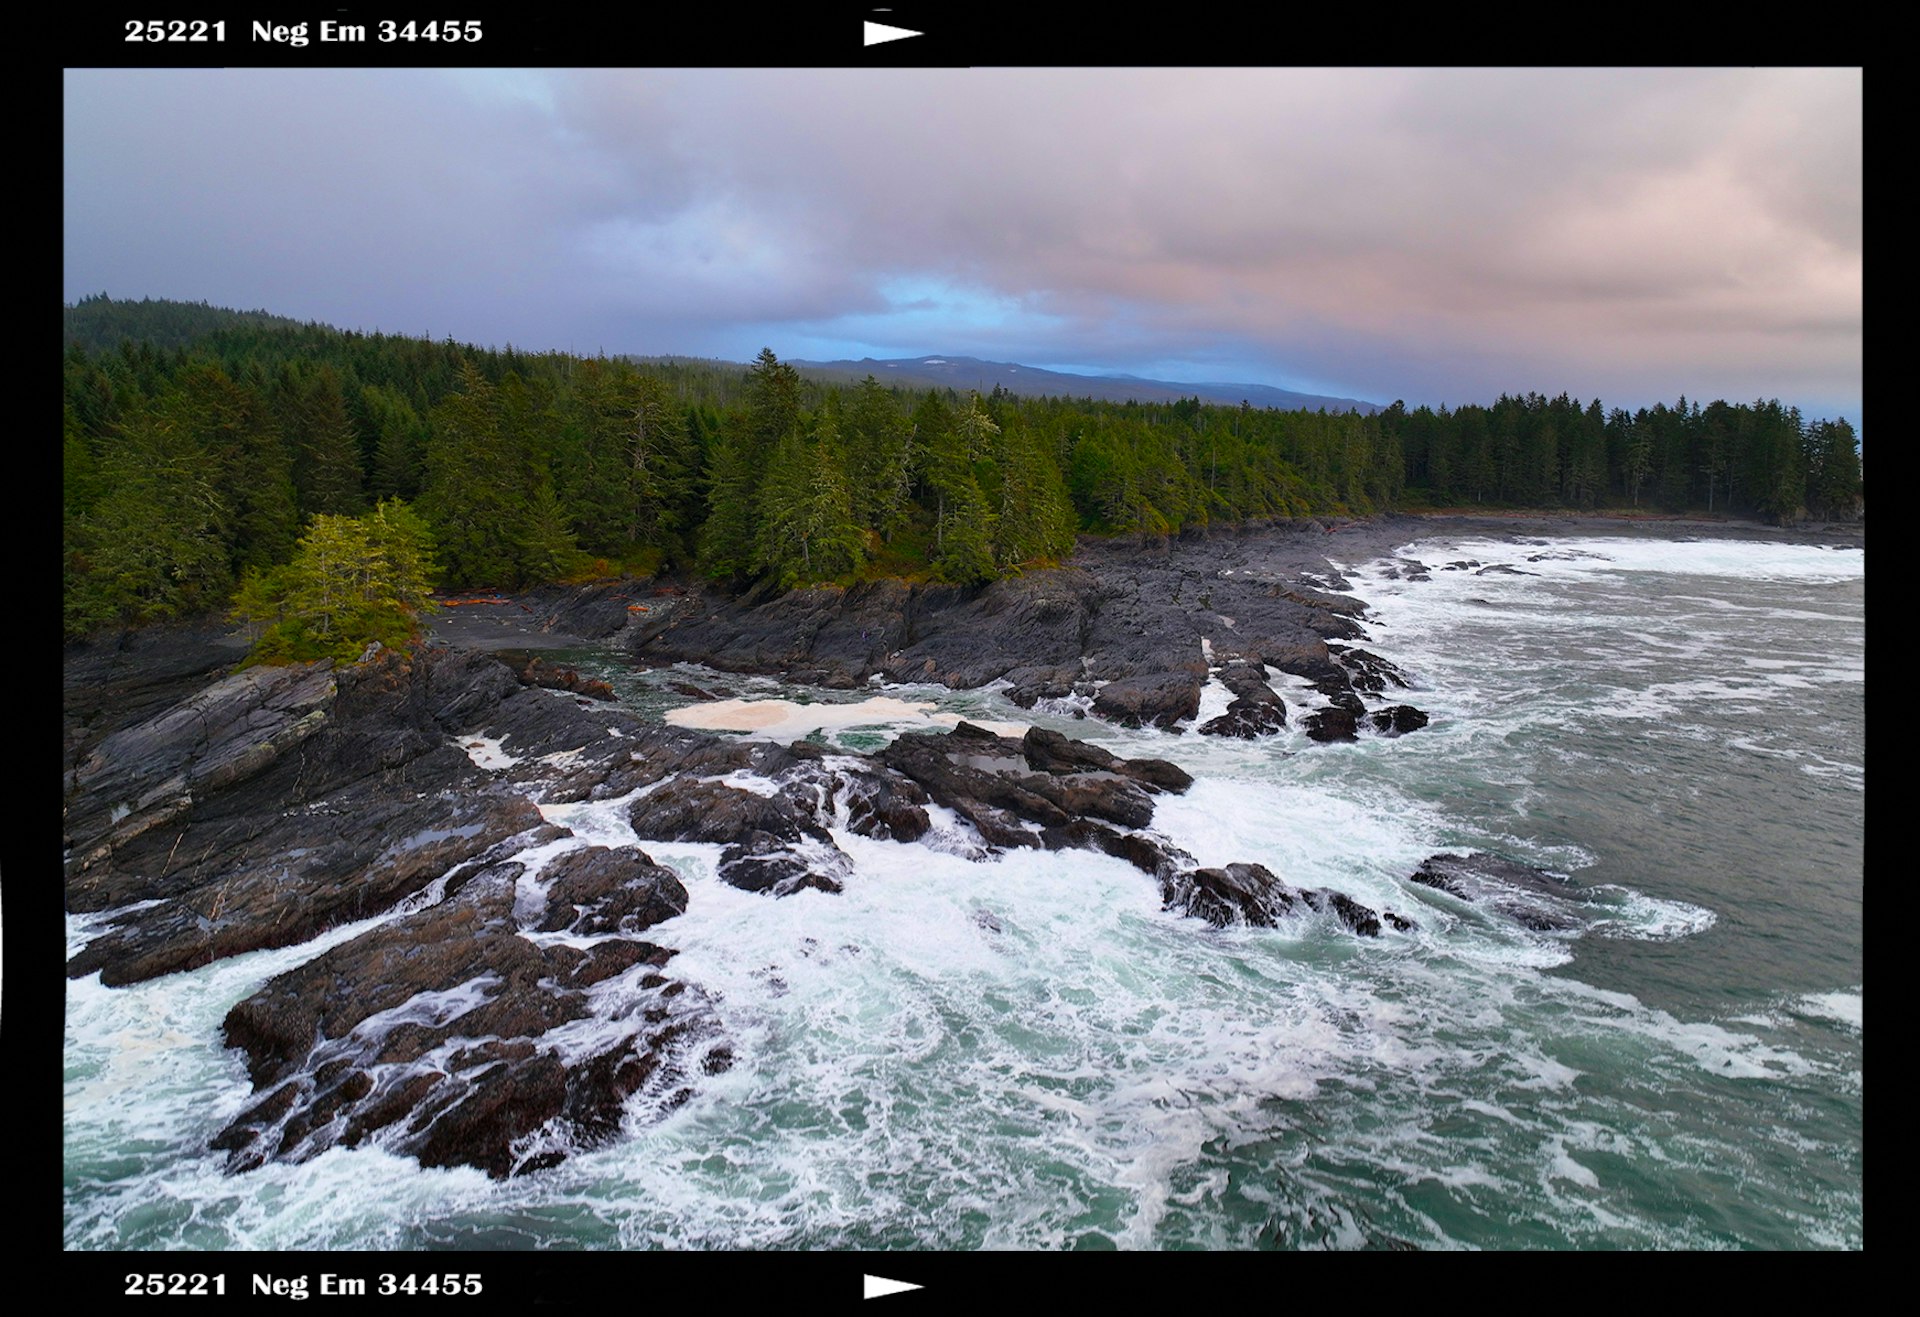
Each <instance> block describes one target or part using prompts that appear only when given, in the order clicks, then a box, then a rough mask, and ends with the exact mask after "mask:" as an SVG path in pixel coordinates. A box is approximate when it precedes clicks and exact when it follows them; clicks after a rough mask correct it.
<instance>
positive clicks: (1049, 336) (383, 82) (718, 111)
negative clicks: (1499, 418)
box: [67, 69, 1863, 412]
mask: <svg viewBox="0 0 1920 1317" xmlns="http://www.w3.org/2000/svg"><path fill="white" fill-rule="evenodd" d="M1860 90H1861V76H1860V73H1859V71H1858V70H1817V69H1816V70H1806V69H1801V70H1740V69H1735V70H1700V71H1689V70H1627V71H1609V70H1577V69H1575V70H1569V69H1553V70H1505V69H1501V70H1474V69H1446V70H1429V71H1369V70H1346V69H1308V70H1285V69H1207V70H1163V69H1052V70H1047V69H1036V70H1027V69H997V70H992V69H975V70H872V71H864V72H855V71H848V70H738V71H728V70H667V71H654V72H644V71H638V72H637V71H624V70H582V71H567V72H551V71H548V72H540V71H521V72H505V71H493V70H485V71H471V72H467V73H457V74H456V73H432V72H424V73H423V72H398V71H393V72H383V71H360V72H324V71H315V72H312V73H304V74H301V73H289V72H286V71H280V72H275V73H272V74H247V73H240V72H233V71H218V70H203V71H180V72H172V73H133V72H126V71H119V72H93V73H85V74H82V73H70V74H69V75H68V95H67V113H68V124H67V129H68V132H67V140H68V156H67V162H68V171H67V172H68V183H67V202H68V239H69V241H68V285H69V289H70V293H71V295H78V294H79V293H81V292H86V291H92V290H97V289H98V288H100V287H108V288H109V289H110V291H113V292H114V293H115V294H116V295H126V296H138V295H141V294H142V293H147V292H151V293H154V294H156V295H159V294H161V293H164V294H166V295H172V296H187V297H195V298H198V297H206V298H208V299H210V300H214V301H222V300H238V301H242V302H246V303H247V304H261V303H266V304H269V305H271V306H273V308H274V309H277V310H278V309H286V310H288V311H289V313H292V314H302V315H319V314H323V310H322V309H321V308H324V314H325V315H327V316H328V317H330V318H335V319H341V320H344V321H347V322H350V323H359V324H365V323H368V322H370V321H374V322H378V323H381V324H383V325H385V326H386V327H388V328H394V329H406V330H414V329H416V328H419V327H421V326H420V324H419V322H420V321H421V320H422V319H423V318H431V320H432V321H433V323H432V326H431V327H432V328H433V329H434V331H435V332H436V333H441V332H451V333H454V334H456V335H459V336H462V337H473V338H479V339H482V340H483V341H504V340H506V339H509V338H511V339H513V340H514V341H516V342H522V343H527V344H530V345H534V346H546V345H556V346H567V345H569V344H573V345H576V346H577V345H582V344H587V343H592V344H595V345H597V346H604V347H606V348H607V349H608V350H614V351H619V350H631V351H642V352H646V351H688V352H700V353H710V354H720V355H730V356H736V357H746V356H750V355H751V354H752V352H753V351H755V350H757V347H758V345H759V344H761V343H772V344H773V345H774V346H775V348H776V350H778V351H784V352H787V353H790V354H796V355H803V354H804V353H796V352H795V350H794V349H793V348H791V347H785V346H783V345H784V343H785V341H786V340H787V339H792V340H794V341H804V342H810V343H819V344H828V343H832V342H836V341H838V342H843V343H845V344H848V345H862V344H864V345H869V346H871V347H875V348H878V347H891V348H896V349H898V351H899V354H900V355H907V354H912V353H919V352H927V351H953V352H976V353H977V354H979V355H986V356H996V357H1002V358H1008V359H1016V358H1020V357H1025V358H1027V359H1030V360H1039V359H1047V360H1055V361H1059V360H1079V361H1090V360H1101V361H1104V362H1105V363H1106V364H1108V365H1110V366H1111V367H1112V368H1114V369H1132V368H1135V367H1136V366H1137V365H1138V364H1140V363H1144V362H1156V363H1168V362H1175V363H1177V362H1180V361H1187V362H1191V363H1192V364H1193V367H1194V369H1195V371H1206V370H1210V369H1212V368H1213V367H1214V366H1216V365H1224V364H1233V365H1237V366H1244V367H1245V368H1246V369H1248V370H1252V371H1259V372H1260V373H1259V374H1258V375H1257V376H1254V378H1259V379H1263V380H1272V381H1274V382H1279V383H1291V384H1295V385H1310V386H1312V387H1315V388H1320V389H1325V390H1327V391H1333V392H1341V393H1348V394H1353V395H1356V396H1364V397H1378V398H1383V399H1384V398H1391V397H1400V396H1405V397H1407V398H1408V399H1409V401H1418V400H1425V399H1428V398H1431V399H1432V400H1436V401H1437V400H1439V398H1440V397H1443V396H1444V397H1449V398H1452V399H1454V400H1460V399H1462V398H1468V397H1486V398H1491V397H1492V396H1493V395H1494V394H1497V393H1498V392H1501V391H1503V390H1506V391H1515V390H1521V391H1524V390H1528V389H1532V388H1536V387H1539V388H1546V387H1547V386H1548V384H1549V383H1551V382H1552V380H1563V381H1566V384H1565V385H1564V387H1567V388H1569V390H1570V391H1573V392H1577V393H1582V394H1591V393H1593V392H1595V391H1597V390H1599V389H1600V387H1601V385H1602V382H1603V381H1604V382H1605V385H1606V387H1608V388H1610V389H1612V390H1613V391H1614V393H1616V394H1619V395H1621V396H1622V397H1623V398H1627V399H1628V400H1640V399H1645V400H1651V399H1653V398H1662V397H1664V398H1671V397H1673V396H1676V395H1677V394H1678V393H1679V392H1681V391H1686V392H1688V393H1689V394H1690V395H1708V396H1711V395H1713V394H1715V393H1717V392H1727V393H1728V394H1729V396H1735V395H1736V394H1737V395H1738V396H1752V395H1753V394H1754V393H1772V392H1780V391H1782V390H1784V389H1786V388H1787V387H1788V386H1787V384H1785V383H1782V384H1780V385H1777V386H1774V387H1772V388H1769V387H1768V386H1767V384H1766V383H1765V381H1766V380H1768V379H1779V380H1782V381H1788V380H1792V381H1798V382H1799V383H1798V384H1797V385H1796V387H1804V388H1807V389H1810V390H1813V391H1815V392H1816V393H1818V395H1819V396H1820V397H1821V398H1823V399H1829V398H1832V399H1852V400H1853V402H1852V405H1853V406H1854V408H1855V410H1856V412H1857V399H1858V391H1859V375H1860V364H1859V353H1860V345H1861V338H1862V327H1861V303H1862V296H1863V281H1862V269H1863V265H1862V228H1861V187H1862V164H1861V121H1862V116H1861V105H1860ZM903 288H918V289H919V290H920V294H919V295H918V296H917V297H915V296H905V295H903V294H902V292H901V290H902V289H903ZM929 302H930V303H932V305H931V306H929V305H928V303H929ZM941 308H946V311H947V314H945V315H944V316H943V314H942V310H941ZM443 318H444V322H443ZM996 345H998V346H996ZM1530 372H1531V373H1530ZM1541 374H1546V375H1550V376H1551V377H1552V380H1542V379H1541V378H1540V375H1541ZM1198 377H1199V375H1197V374H1190V375H1189V378H1198ZM1736 386H1738V387H1737V388H1736ZM1441 389H1445V390H1446V392H1445V393H1440V392H1436V391H1437V390H1441ZM1608 401H1609V402H1611V401H1613V398H1612V397H1611V396H1609V398H1608Z"/></svg>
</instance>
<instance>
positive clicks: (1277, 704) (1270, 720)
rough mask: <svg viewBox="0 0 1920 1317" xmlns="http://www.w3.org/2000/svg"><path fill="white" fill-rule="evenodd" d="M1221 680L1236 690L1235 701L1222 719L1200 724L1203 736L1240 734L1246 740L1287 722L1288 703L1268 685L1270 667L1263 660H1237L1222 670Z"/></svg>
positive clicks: (1266, 733) (1275, 730)
mask: <svg viewBox="0 0 1920 1317" xmlns="http://www.w3.org/2000/svg"><path fill="white" fill-rule="evenodd" d="M1220 683H1221V684H1222V685H1223V686H1225V687H1226V688H1227V689H1228V690H1230V691H1232V692H1233V697H1234V698H1233V702H1232V703H1231V704H1229V705H1227V711H1226V712H1225V713H1223V714H1221V715H1220V716H1219V717H1218V718H1211V719H1208V720H1207V721H1206V722H1205V723H1202V724H1201V725H1200V727H1199V729H1198V730H1199V732H1200V734H1201V735H1202V736H1238V737H1242V738H1244V739H1246V740H1253V739H1254V738H1255V737H1260V736H1266V735H1268V734H1269V733H1272V732H1277V731H1279V730H1280V729H1281V728H1282V727H1285V726H1286V725H1287V706H1286V704H1285V703H1284V702H1283V701H1282V700H1281V699H1280V697H1279V695H1277V694H1276V693H1275V692H1274V689H1273V687H1271V686H1269V685H1267V670H1266V668H1265V666H1264V665H1262V664H1259V663H1247V662H1243V661H1238V660H1236V661H1233V662H1230V663H1227V664H1224V665H1223V666H1222V667H1221V669H1220Z"/></svg>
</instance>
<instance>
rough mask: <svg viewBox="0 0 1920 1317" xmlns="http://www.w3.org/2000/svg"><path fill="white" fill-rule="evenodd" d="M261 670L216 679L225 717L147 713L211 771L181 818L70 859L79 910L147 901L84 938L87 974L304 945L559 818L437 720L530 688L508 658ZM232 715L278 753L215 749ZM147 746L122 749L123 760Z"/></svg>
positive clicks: (169, 745)
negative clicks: (492, 774)
mask: <svg viewBox="0 0 1920 1317" xmlns="http://www.w3.org/2000/svg"><path fill="white" fill-rule="evenodd" d="M250 671H251V670H250ZM260 671H262V673H263V675H262V676H261V677H252V676H250V675H249V673H241V674H238V676H237V677H233V678H228V679H226V680H225V681H223V682H221V683H220V684H219V685H218V686H217V687H216V690H217V691H218V692H219V693H220V698H219V699H217V700H215V701H213V702H212V703H213V705H214V706H215V707H218V708H220V709H222V710H223V711H224V712H223V715H222V719H221V720H218V722H217V723H216V721H212V720H207V719H203V718H199V717H198V716H197V714H196V715H195V716H193V717H188V718H185V719H173V718H169V716H168V715H162V716H161V718H160V719H156V720H152V721H150V722H149V723H148V724H143V725H142V727H141V728H136V729H132V731H133V733H135V734H137V737H136V739H138V741H139V742H140V744H142V745H144V746H147V747H149V748H151V747H153V746H156V745H158V746H162V747H165V748H166V750H165V754H163V755H161V758H163V759H165V758H167V756H169V755H173V754H175V753H176V752H179V751H180V750H181V747H182V746H186V747H187V748H188V751H189V753H187V754H185V756H184V758H182V760H181V762H183V763H185V764H187V767H186V768H184V769H183V770H182V771H181V772H179V773H176V774H175V775H174V776H175V777H176V778H179V779H181V780H183V781H191V782H192V783H193V784H194V785H193V787H192V789H191V790H186V791H183V792H182V793H181V794H180V795H179V796H177V797H175V798H174V799H172V800H170V801H169V802H168V804H167V807H166V814H165V817H164V819H163V820H157V821H154V822H152V823H151V824H150V825H149V826H147V827H145V828H144V829H142V830H140V831H139V832H138V833H137V834H135V835H132V836H121V837H118V838H117V839H115V840H114V841H113V842H112V844H111V845H110V846H105V847H102V846H95V847H92V848H90V849H83V850H81V851H80V853H79V854H77V855H74V856H71V857H70V858H69V862H68V872H67V885H66V886H67V893H66V894H67V906H68V908H69V909H71V910H75V911H82V912H91V911H101V910H108V909H113V908H116V907H121V906H128V905H134V904H136V903H143V904H139V908H136V909H132V910H127V911H125V912H124V913H122V914H121V915H120V916H119V918H118V919H117V920H116V921H115V922H114V925H113V927H112V928H111V930H110V931H108V932H106V933H104V934H102V935H101V936H99V937H97V938H95V939H94V940H93V941H92V942H91V943H89V944H88V945H87V946H86V947H85V948H83V949H82V950H81V951H80V952H79V953H78V954H77V955H76V956H75V957H74V958H73V960H72V961H71V962H70V963H69V966H68V971H69V973H70V974H73V975H82V974H87V973H91V972H93V971H94V970H99V971H100V973H101V978H102V981H103V982H105V983H108V984H123V983H132V982H136V981H139V980H141V979H145V978H150V977H153V976H154V975H157V974H165V973H171V972H174V971H176V970H181V969H190V968H193V967H195V966H199V965H204V964H208V963H210V962H211V961H213V960H217V959H220V958H221V957H224V956H230V955H237V954H239V953H241V952H245V951H253V950H258V949H260V948H262V947H279V946H288V945H291V944H293V943H296V942H300V941H304V940H306V939H307V938H309V937H312V936H313V935H314V934H315V933H318V932H320V931H322V930H323V929H326V928H328V927H331V926H332V925H334V924H337V923H340V922H342V921H345V920H350V919H360V918H365V917H366V916H369V915H375V914H379V913H381V912H382V911H384V910H387V909H389V908H391V907H392V906H393V905H394V904H395V903H396V902H398V901H400V900H401V899H403V898H405V897H408V896H410V895H412V894H413V893H415V892H418V891H420V890H421V889H423V888H424V887H426V886H427V885H428V884H429V883H431V882H433V881H435V880H436V879H440V878H444V877H449V876H450V875H452V874H453V873H454V872H455V871H456V870H457V869H459V868H460V867H461V866H471V865H473V864H475V863H478V862H482V861H483V860H484V859H485V857H487V856H488V855H490V854H493V853H494V852H495V848H497V847H501V846H504V845H507V844H508V843H510V842H512V841H514V839H516V838H517V839H519V841H518V844H519V845H525V844H530V841H531V839H532V838H533V837H534V836H535V835H536V834H538V833H540V832H541V830H542V829H544V828H545V827H546V825H545V824H544V823H543V822H542V820H541V818H540V814H539V811H538V810H537V809H535V808H534V806H533V804H532V803H531V802H530V801H528V800H527V799H525V798H524V797H522V796H520V795H518V794H515V793H512V792H510V791H504V790H493V789H490V788H489V787H488V786H487V785H486V781H485V777H486V775H485V774H484V773H483V772H482V771H481V770H480V769H478V768H477V767H476V766H475V765H474V764H473V762H472V761H471V760H470V759H469V758H468V757H467V756H466V755H465V754H463V753H462V752H461V751H459V750H458V749H456V748H454V746H453V744H452V743H451V741H450V739H449V737H448V735H447V733H446V732H445V730H443V729H442V727H441V726H440V724H439V723H438V722H437V721H436V717H435V714H436V711H437V710H438V709H442V708H461V707H465V706H468V705H469V704H471V703H473V702H474V701H475V700H477V699H479V698H480V697H479V696H478V695H476V688H485V687H488V686H489V685H492V688H493V689H494V690H496V691H498V690H500V686H499V685H498V684H497V683H504V689H505V690H506V691H509V692H518V690H519V687H518V685H517V684H516V683H515V682H514V681H513V678H512V676H511V674H509V673H508V672H507V671H506V670H505V669H504V668H502V667H501V666H500V665H499V664H497V663H492V662H489V661H485V660H481V661H480V664H479V666H478V667H475V666H473V665H470V664H462V663H458V662H454V663H449V664H448V665H447V666H446V670H444V671H439V672H438V673H437V676H435V675H434V674H435V671H436V669H435V660H433V659H431V658H428V659H425V660H423V671H420V672H416V671H415V670H414V669H413V667H412V666H411V665H409V664H408V663H407V662H406V661H405V660H404V659H401V658H399V657H398V656H395V655H390V654H389V655H383V656H382V657H381V658H380V659H379V660H378V661H376V662H374V663H369V664H364V665H356V666H355V667H353V668H349V669H345V670H342V671H339V672H335V673H333V674H331V676H330V677H329V676H328V675H327V674H324V673H320V672H318V670H317V669H300V668H286V669H277V670H260ZM329 683H330V684H331V686H332V690H331V691H330V692H327V691H326V686H327V684H329ZM296 690H297V691H303V692H305V694H304V695H303V696H302V698H301V700H300V701H299V702H297V703H294V704H291V705H288V704H287V703H286V702H285V701H284V700H282V699H281V697H282V696H286V695H288V694H289V693H290V692H292V691H296ZM525 696H526V698H535V699H543V700H551V699H552V698H553V697H551V696H548V695H545V694H541V693H537V692H526V693H525ZM243 697H244V698H243ZM194 707H195V708H196V709H197V708H201V707H206V702H204V701H203V702H200V703H199V704H197V705H196V706H194ZM163 723H164V724H165V726H164V728H162V727H161V724H163ZM216 725H235V726H249V727H254V728H256V729H259V730H260V731H261V732H262V733H263V734H264V735H265V737H266V741H265V742H264V743H265V744H268V745H270V746H273V752H272V753H270V754H269V753H264V752H262V750H261V749H260V744H259V743H256V744H252V745H249V744H246V743H244V742H236V741H233V740H231V739H222V738H216V741H217V743H218V744H220V745H238V746H239V748H238V750H237V752H236V753H234V754H230V755H228V754H222V755H216V756H209V755H207V754H205V753H201V752H200V749H198V748H197V747H202V746H203V745H204V743H203V742H202V741H201V740H200V739H198V734H197V733H196V732H193V731H191V729H192V728H198V727H213V726H216ZM290 729H298V730H299V732H300V734H299V735H297V736H296V735H292V734H290ZM158 730H167V731H168V735H165V736H160V735H158V734H157V732H158ZM175 732H178V733H179V734H178V735H175V734H173V733H175ZM149 733H154V734H153V735H149ZM102 748H103V749H111V748H112V747H107V746H106V745H105V743H104V742H103V745H102ZM130 762H132V757H131V755H122V756H121V757H119V758H117V759H116V760H115V761H114V765H115V768H116V769H118V770H121V771H124V766H125V765H126V764H128V763H130ZM169 762H171V760H169ZM209 770H210V771H209ZM241 770H244V771H241ZM162 771H164V770H162ZM107 775H108V774H106V773H103V776H107ZM86 798H87V799H88V807H87V809H81V810H78V811H73V812H76V813H78V814H80V815H81V816H82V817H86V816H87V812H88V809H97V808H99V806H100V803H101V802H100V800H99V793H98V791H97V790H96V791H92V792H88V793H86ZM110 798H111V797H109V799H110ZM123 821H124V820H123Z"/></svg>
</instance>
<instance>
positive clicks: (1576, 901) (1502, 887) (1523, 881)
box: [1409, 851, 1591, 933]
mask: <svg viewBox="0 0 1920 1317" xmlns="http://www.w3.org/2000/svg"><path fill="white" fill-rule="evenodd" d="M1409 881H1411V882H1415V883H1418V884H1420V885H1421V886H1422V887H1431V888H1434V889H1436V890H1438V891H1442V892H1445V893H1447V895H1449V896H1454V897H1458V898H1459V899H1460V900H1462V901H1466V902H1468V903H1470V904H1472V905H1477V906H1480V907H1483V908H1484V909H1487V910H1491V911H1493V912H1494V913H1496V914H1499V915H1501V916H1503V917H1504V918H1507V919H1511V920H1513V921H1514V922H1515V923H1517V924H1519V925H1521V926H1522V927H1524V928H1530V929H1532V930H1534V931H1535V932H1540V933H1563V932H1569V931H1572V930H1575V929H1579V928H1582V927H1584V926H1585V925H1586V924H1588V923H1589V922H1591V915H1590V914H1589V913H1588V912H1587V911H1585V910H1584V909H1583V906H1584V905H1585V902H1584V901H1583V899H1582V898H1581V896H1580V894H1579V892H1578V890H1577V889H1575V888H1574V887H1573V886H1572V885H1571V884H1570V883H1568V882H1567V880H1566V879H1564V878H1560V877H1557V876H1555V875H1554V874H1551V873H1549V872H1547V871H1546V870H1545V869H1537V868H1534V867H1533V866H1532V865H1529V864H1521V863H1520V862H1519V861H1517V860H1509V859H1506V858H1504V857H1503V856H1498V855H1489V854H1486V853H1485V852H1481V851H1476V852H1473V853H1472V854H1468V855H1433V856H1429V857H1428V858H1427V859H1426V860H1424V861H1422V862H1421V865H1420V867H1419V868H1418V869H1417V870H1415V871H1414V872H1413V873H1412V874H1411V875H1409Z"/></svg>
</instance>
